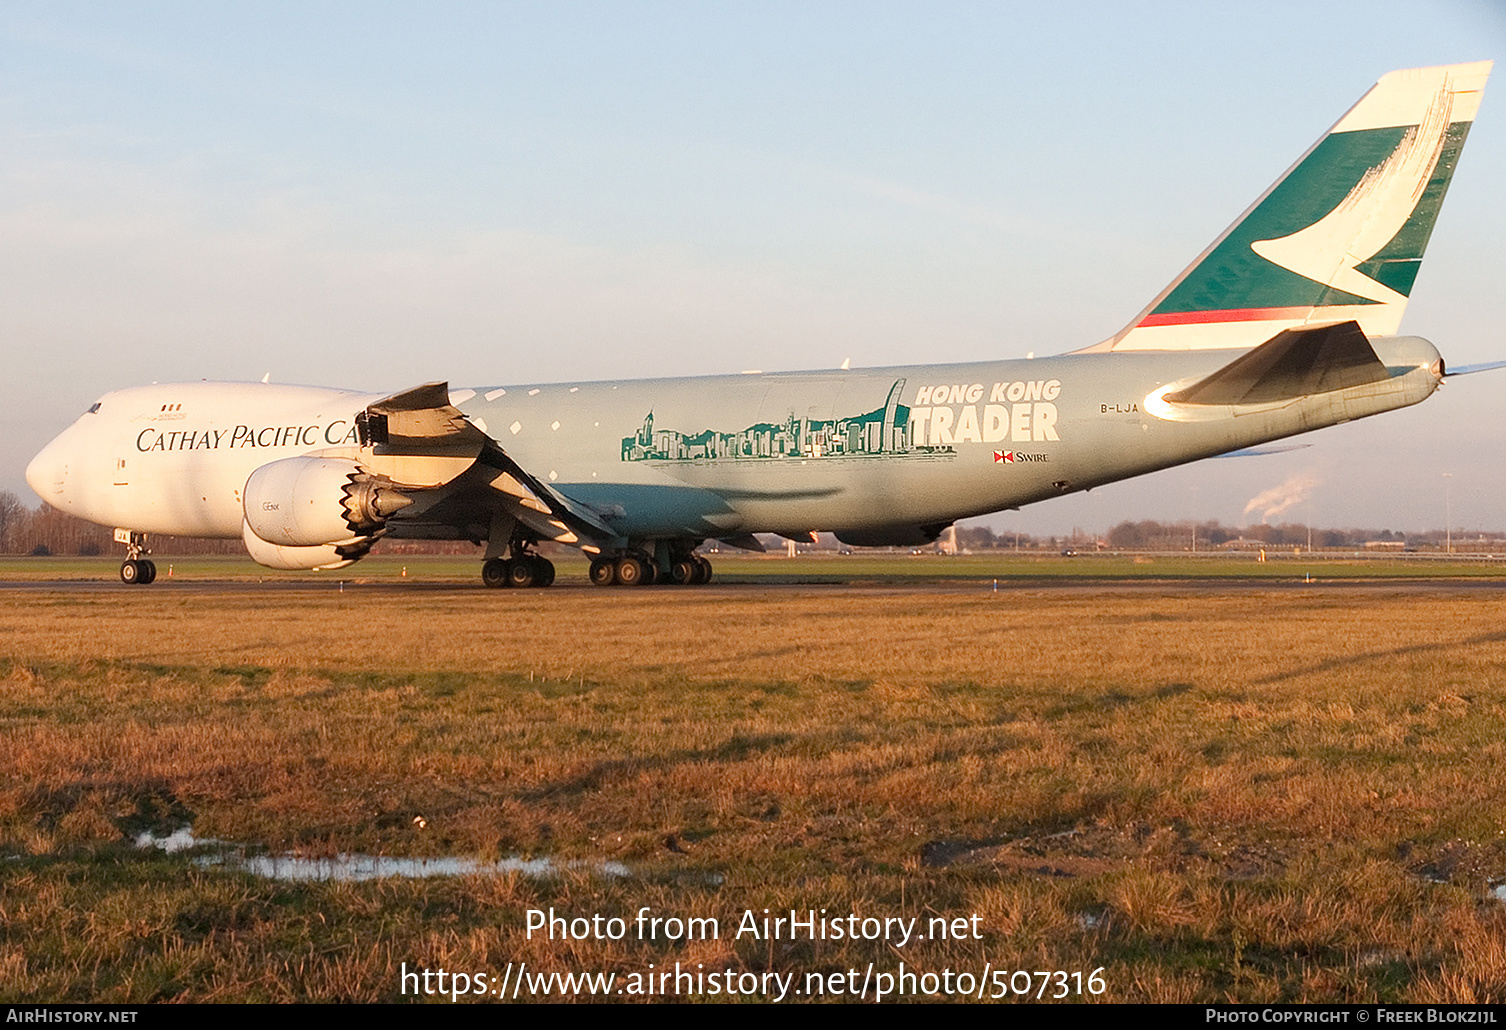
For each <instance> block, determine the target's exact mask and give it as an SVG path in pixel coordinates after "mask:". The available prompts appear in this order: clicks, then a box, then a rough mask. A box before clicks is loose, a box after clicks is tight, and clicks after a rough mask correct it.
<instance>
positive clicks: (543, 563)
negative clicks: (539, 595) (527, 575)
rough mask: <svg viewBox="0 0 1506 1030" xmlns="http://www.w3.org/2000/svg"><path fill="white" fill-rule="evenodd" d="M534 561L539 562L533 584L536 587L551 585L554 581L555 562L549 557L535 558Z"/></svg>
mask: <svg viewBox="0 0 1506 1030" xmlns="http://www.w3.org/2000/svg"><path fill="white" fill-rule="evenodd" d="M534 561H535V562H536V563H537V564H538V571H537V572H535V574H534V577H533V585H534V586H536V587H547V586H551V585H552V584H553V583H554V562H552V561H550V560H549V559H548V558H535V559H534Z"/></svg>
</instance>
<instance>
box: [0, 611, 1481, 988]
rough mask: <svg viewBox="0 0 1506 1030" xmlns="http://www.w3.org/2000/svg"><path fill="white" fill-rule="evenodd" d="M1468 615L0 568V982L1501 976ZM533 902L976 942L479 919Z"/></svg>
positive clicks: (1134, 982)
mask: <svg viewBox="0 0 1506 1030" xmlns="http://www.w3.org/2000/svg"><path fill="white" fill-rule="evenodd" d="M1503 616H1506V598H1503V597H1498V596H1497V592H1496V591H1495V590H1493V589H1490V588H1488V587H1484V588H1474V589H1465V588H1449V589H1440V590H1427V589H1421V588H1416V587H1404V588H1391V587H1376V586H1365V587H1327V588H1323V589H1319V590H1303V589H1298V588H1274V589H1273V588H1249V587H1244V588H1232V589H1230V588H1197V587H1194V588H1182V587H1175V586H1173V587H1134V588H1112V587H1108V588H1072V589H1039V588H1024V589H1011V590H1005V591H1001V592H1000V593H998V594H993V593H978V592H975V591H973V590H972V589H970V588H966V587H958V588H947V589H932V590H927V591H920V592H915V591H908V590H903V589H898V588H868V589H847V588H811V589H790V590H786V591H775V592H769V591H765V590H744V591H739V590H737V589H729V590H717V589H710V590H703V591H698V592H692V591H687V592H680V593H676V592H666V591H649V590H645V591H641V592H627V591H582V590H565V591H533V592H487V591H483V590H479V589H454V590H452V589H442V588H434V587H417V586H414V587H399V588H367V589H352V590H347V591H346V592H345V593H343V594H341V593H337V592H335V591H334V590H329V591H318V590H308V589H299V590H291V591H289V590H283V589H270V588H267V589H257V588H255V587H249V586H248V587H245V588H229V589H227V590H225V591H223V592H212V591H209V592H202V593H201V592H185V591H181V590H177V591H175V590H172V589H168V590H154V591H146V592H140V593H131V594H125V593H123V592H121V591H118V590H109V589H102V590H98V591H91V590H76V591H70V592H59V593H47V592H32V593H24V594H9V595H4V596H0V628H3V631H4V637H3V645H0V698H3V701H0V855H10V856H14V860H9V861H6V862H5V863H4V864H3V865H0V997H3V999H4V1000H20V999H62V998H68V999H75V1000H83V999H87V998H99V999H104V1000H128V999H129V1000H144V999H152V998H179V997H182V998H198V999H231V998H236V999H240V998H245V999H265V1000H298V999H334V998H349V999H352V1000H383V999H389V998H395V997H397V996H399V995H398V991H399V984H398V977H397V974H396V972H395V971H396V970H397V969H398V967H399V965H400V964H401V963H404V962H406V963H407V965H408V967H409V968H412V967H413V966H415V965H423V966H429V967H431V968H438V967H439V966H441V965H443V966H445V967H446V968H449V969H463V970H467V969H468V970H478V971H479V970H487V971H500V969H501V968H502V967H504V966H505V965H506V964H507V962H509V961H514V962H516V961H527V962H529V964H530V968H531V969H536V970H538V971H540V972H542V971H546V970H551V969H558V970H560V971H562V972H572V971H580V970H595V969H615V970H619V971H624V972H625V971H630V970H634V969H642V968H644V967H645V966H646V964H647V963H648V962H655V963H656V964H659V965H662V964H663V963H664V962H669V963H671V964H673V962H675V961H677V960H678V961H679V962H681V964H682V965H684V964H685V963H687V962H690V963H696V962H700V963H703V964H707V968H711V966H710V964H711V963H715V964H718V965H730V966H731V967H732V968H734V969H747V970H762V969H766V968H773V969H777V970H781V971H797V972H800V973H802V974H803V973H804V972H805V971H807V970H821V971H828V970H836V969H845V968H848V967H849V966H858V967H859V968H861V967H862V966H864V965H866V963H867V962H869V961H874V962H876V963H877V964H878V966H879V968H893V967H894V966H896V965H897V963H898V961H899V959H900V958H901V957H902V958H904V959H905V961H906V962H907V964H908V966H909V967H910V968H922V969H930V968H935V969H939V968H941V967H943V966H950V967H951V968H953V969H972V970H973V971H975V972H976V971H981V969H982V967H983V964H984V963H985V962H990V963H992V966H993V968H995V969H998V968H1005V969H1018V968H1028V969H1045V968H1052V969H1067V970H1074V969H1081V970H1083V972H1084V973H1085V974H1086V972H1088V971H1089V970H1091V969H1093V968H1094V967H1096V966H1104V967H1106V972H1105V974H1104V976H1105V979H1106V980H1107V981H1108V983H1109V988H1110V989H1109V991H1108V993H1107V994H1106V995H1105V997H1106V998H1107V999H1109V1000H1161V1001H1178V1000H1221V999H1230V998H1239V999H1247V1000H1252V1001H1253V1000H1262V1001H1264V1000H1269V1001H1295V1000H1322V999H1344V1000H1361V999H1390V1000H1418V1001H1423V1000H1429V1001H1437V1000H1460V1001H1480V1000H1493V1001H1501V1000H1506V959H1503V957H1502V956H1503V955H1506V906H1503V905H1502V904H1501V903H1500V902H1498V901H1496V900H1494V899H1493V898H1492V897H1491V896H1490V893H1489V887H1490V885H1491V884H1492V883H1493V882H1494V881H1495V880H1496V879H1498V878H1501V877H1506V797H1503V795H1502V793H1501V792H1500V790H1499V789H1498V770H1499V768H1500V765H1501V759H1502V756H1503V741H1506V735H1503V730H1506V675H1503V670H1506V631H1503V630H1502V629H1501V628H1500V627H1501V626H1502V625H1503V624H1506V620H1503ZM183 822H191V823H192V825H193V827H194V832H195V833H196V834H197V835H198V836H200V837H214V838H221V839H224V840H230V841H236V842H241V843H245V844H248V845H251V846H253V847H261V848H265V849H268V850H271V851H273V852H293V853H298V854H306V855H319V854H334V853H338V852H369V853H385V854H409V855H443V854H461V855H469V856H477V857H483V858H488V859H490V858H496V857H499V856H506V855H513V854H522V855H527V856H540V855H549V856H554V857H556V858H558V859H560V860H563V861H569V860H585V861H588V862H600V861H603V860H614V861H622V862H625V863H627V864H628V865H629V866H630V867H631V868H632V869H633V870H634V875H633V876H632V877H631V878H628V879H612V878H603V877H601V876H600V875H597V874H594V873H591V872H590V871H588V870H578V871H574V872H567V873H565V874H564V875H562V876H559V877H557V878H553V879H529V878H526V877H520V876H490V877H464V878H458V879H448V880H428V881H420V882H412V881H377V882H372V883H361V884H327V883H326V884H299V885H290V884H276V883H267V882H265V881H257V880H254V879H251V878H249V877H246V876H244V875H240V874H235V873H232V872H227V871H224V870H214V869H208V870H205V869H199V868H196V867H195V866H193V865H192V863H191V862H189V861H188V860H186V859H184V858H181V857H165V856H161V855H156V854H145V853H141V852H137V851H135V850H134V849H132V848H130V847H129V846H127V845H126V844H125V843H123V841H124V839H125V838H126V837H128V836H129V835H130V834H132V833H134V832H137V831H138V830H139V829H142V828H148V827H155V828H159V829H161V828H169V827H171V826H172V825H176V824H178V823H183ZM715 877H722V878H723V882H721V883H720V884H717V883H715V881H714V878H715ZM549 905H553V906H554V907H556V908H557V909H561V910H568V911H571V912H573V913H575V914H587V915H589V914H591V913H593V912H602V913H610V914H618V915H623V916H624V917H631V915H632V914H633V913H634V912H636V911H637V909H638V908H639V907H640V906H642V905H648V906H650V907H652V908H654V909H655V911H657V912H661V913H665V914H677V915H682V916H688V915H714V916H717V917H719V918H721V919H722V921H723V925H724V927H728V928H730V927H731V926H735V924H736V917H737V916H738V915H740V914H741V912H742V911H743V910H744V909H746V908H753V909H755V910H761V909H762V908H763V907H766V906H767V907H770V908H774V909H780V908H784V909H788V908H790V907H791V906H794V907H797V908H800V909H805V908H808V907H816V908H818V909H819V908H823V907H824V908H827V909H828V910H829V911H831V912H841V913H845V912H847V911H854V912H859V913H872V914H878V915H905V916H922V917H924V918H929V916H930V915H936V914H941V915H959V914H960V915H967V914H970V913H973V912H977V913H978V914H979V915H980V916H981V918H982V925H983V926H984V927H985V929H986V930H987V933H988V936H987V939H986V940H985V941H984V942H981V943H979V942H967V941H958V942H939V941H926V942H923V943H921V944H911V945H910V946H909V947H908V948H907V949H905V950H904V952H903V954H902V955H898V956H897V955H896V954H895V953H894V952H892V951H890V950H889V949H887V948H884V947H882V946H879V945H866V944H857V945H854V944H847V943H843V944H841V945H837V944H833V943H832V942H817V943H814V944H812V943H808V942H800V943H797V944H795V945H793V946H791V945H790V944H788V943H787V942H786V943H781V944H778V945H776V946H774V947H772V948H771V947H769V946H768V945H767V944H765V943H763V942H758V943H756V944H755V943H751V942H746V941H741V942H740V941H733V940H730V939H728V937H729V936H730V934H729V933H728V932H726V931H724V935H723V939H722V940H720V941H707V942H697V943H693V944H680V945H676V946H668V945H665V944H664V943H663V942H659V943H641V942H624V943H621V944H608V943H598V942H570V943H562V942H558V941H556V942H554V943H552V944H551V943H549V942H547V941H539V940H537V939H535V940H532V941H529V940H526V939H524V938H523V935H522V933H521V928H522V925H523V912H524V911H525V910H526V909H527V908H529V907H533V906H544V907H547V906H549Z"/></svg>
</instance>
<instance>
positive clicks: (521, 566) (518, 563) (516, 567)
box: [481, 553, 554, 588]
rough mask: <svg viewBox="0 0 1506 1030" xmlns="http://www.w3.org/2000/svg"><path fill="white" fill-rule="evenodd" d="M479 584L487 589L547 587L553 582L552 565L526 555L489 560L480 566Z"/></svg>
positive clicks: (534, 556) (539, 558)
mask: <svg viewBox="0 0 1506 1030" xmlns="http://www.w3.org/2000/svg"><path fill="white" fill-rule="evenodd" d="M481 582H483V583H485V584H486V585H487V586H489V587H520V588H521V587H547V586H548V585H549V584H550V583H553V582H554V563H553V562H552V561H550V560H549V559H548V558H541V557H540V556H538V555H537V554H527V553H524V554H519V555H514V556H513V557H511V558H491V559H489V560H488V561H487V563H486V564H485V565H483V566H481Z"/></svg>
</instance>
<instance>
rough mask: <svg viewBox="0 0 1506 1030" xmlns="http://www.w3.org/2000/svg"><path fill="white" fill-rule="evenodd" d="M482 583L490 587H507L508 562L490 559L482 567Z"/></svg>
mask: <svg viewBox="0 0 1506 1030" xmlns="http://www.w3.org/2000/svg"><path fill="white" fill-rule="evenodd" d="M481 582H483V583H485V584H486V585H487V586H489V587H505V586H507V562H505V561H503V560H502V559H501V558H488V559H487V561H486V564H485V565H483V566H481Z"/></svg>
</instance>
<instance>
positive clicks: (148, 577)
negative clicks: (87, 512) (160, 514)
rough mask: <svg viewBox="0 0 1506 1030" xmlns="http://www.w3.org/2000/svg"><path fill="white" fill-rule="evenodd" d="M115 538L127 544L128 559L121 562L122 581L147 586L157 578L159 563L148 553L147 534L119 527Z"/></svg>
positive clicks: (132, 584) (131, 584)
mask: <svg viewBox="0 0 1506 1030" xmlns="http://www.w3.org/2000/svg"><path fill="white" fill-rule="evenodd" d="M115 539H116V540H118V541H120V542H121V543H123V544H125V545H126V560H125V561H123V562H121V563H120V581H121V582H122V583H125V584H126V585H128V586H136V585H140V586H146V585H147V584H149V583H151V582H152V581H153V580H154V579H156V578H157V563H156V562H154V561H152V560H151V559H150V558H143V557H142V555H144V554H146V553H147V552H146V534H145V533H136V532H133V531H131V530H128V529H117V530H116V531H115Z"/></svg>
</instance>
